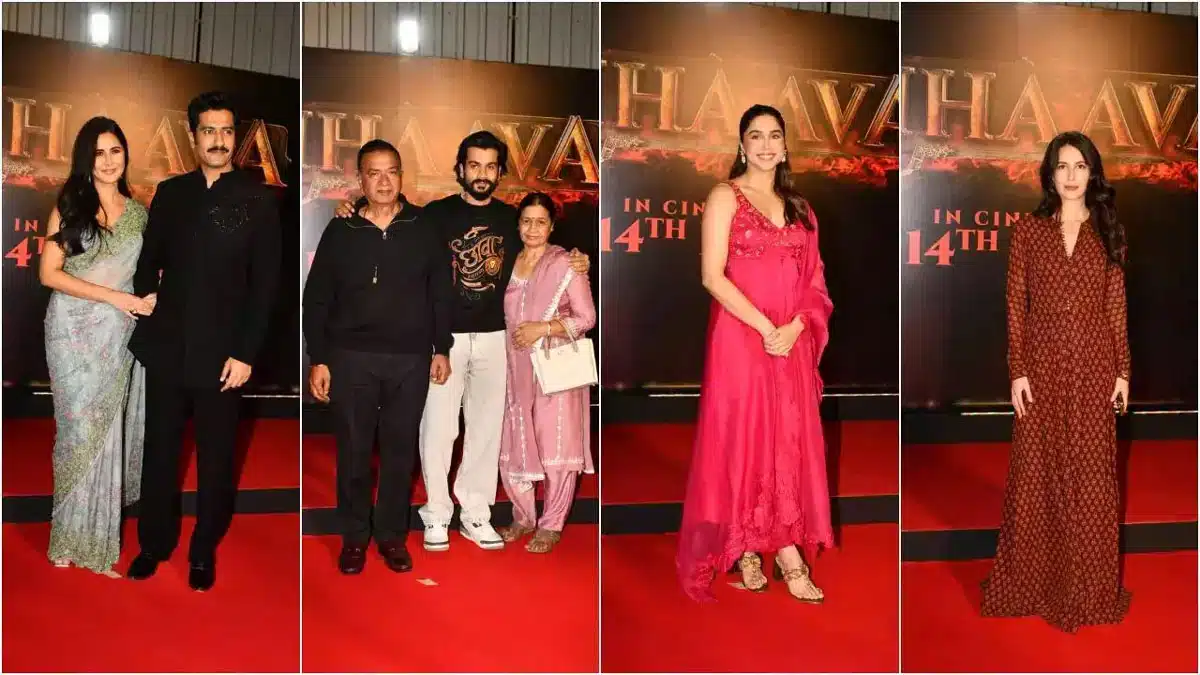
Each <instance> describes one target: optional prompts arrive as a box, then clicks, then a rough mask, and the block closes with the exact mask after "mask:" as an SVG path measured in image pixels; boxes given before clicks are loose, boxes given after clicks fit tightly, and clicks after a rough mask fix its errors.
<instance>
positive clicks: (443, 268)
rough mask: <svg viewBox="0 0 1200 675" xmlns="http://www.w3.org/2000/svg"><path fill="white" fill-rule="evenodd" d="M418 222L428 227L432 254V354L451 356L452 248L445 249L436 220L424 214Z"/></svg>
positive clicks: (430, 283)
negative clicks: (428, 218)
mask: <svg viewBox="0 0 1200 675" xmlns="http://www.w3.org/2000/svg"><path fill="white" fill-rule="evenodd" d="M421 218H422V220H421V221H419V222H420V225H421V226H422V227H426V228H428V231H429V235H430V236H429V246H430V255H431V257H432V258H433V260H432V261H431V262H430V265H429V298H430V301H431V302H432V304H433V353H434V354H440V355H442V356H449V355H450V347H452V346H454V336H453V335H452V334H451V333H450V322H451V320H452V319H453V314H454V275H453V274H452V272H451V265H452V264H453V261H452V260H451V258H450V249H448V248H446V243H445V240H444V239H443V238H442V233H441V229H440V228H438V227H437V226H436V224H435V223H433V222H430V221H428V220H425V219H424V218H425V216H424V214H422V216H421Z"/></svg>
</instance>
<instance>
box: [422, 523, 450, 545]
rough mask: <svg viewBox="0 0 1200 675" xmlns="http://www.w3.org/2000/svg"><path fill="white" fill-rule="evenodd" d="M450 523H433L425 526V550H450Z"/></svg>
mask: <svg viewBox="0 0 1200 675" xmlns="http://www.w3.org/2000/svg"><path fill="white" fill-rule="evenodd" d="M449 530H450V525H449V524H447V523H434V524H433V525H426V526H425V550H426V551H448V550H450V533H449Z"/></svg>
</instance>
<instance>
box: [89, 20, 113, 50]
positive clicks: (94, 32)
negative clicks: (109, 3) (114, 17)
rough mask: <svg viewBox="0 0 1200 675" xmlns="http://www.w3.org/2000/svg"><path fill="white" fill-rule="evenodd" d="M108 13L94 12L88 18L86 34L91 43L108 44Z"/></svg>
mask: <svg viewBox="0 0 1200 675" xmlns="http://www.w3.org/2000/svg"><path fill="white" fill-rule="evenodd" d="M108 33H109V25H108V15H107V14H104V13H102V12H96V13H95V14H92V15H91V16H90V17H89V18H88V36H89V37H90V38H91V40H92V44H94V45H100V46H101V47H103V46H104V45H106V44H108Z"/></svg>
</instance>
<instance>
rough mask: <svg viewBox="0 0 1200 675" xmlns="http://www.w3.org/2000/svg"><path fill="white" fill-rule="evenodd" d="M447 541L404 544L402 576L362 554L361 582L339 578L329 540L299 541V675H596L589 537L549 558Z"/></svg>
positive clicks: (586, 529) (592, 540)
mask: <svg viewBox="0 0 1200 675" xmlns="http://www.w3.org/2000/svg"><path fill="white" fill-rule="evenodd" d="M450 537H451V539H450V541H451V546H450V550H449V551H447V552H443V553H428V552H426V551H425V550H423V549H422V548H421V535H420V534H419V533H413V534H412V535H411V537H410V539H409V542H408V550H409V551H410V552H411V553H412V554H413V565H414V569H413V571H412V572H410V573H407V574H395V573H393V572H391V571H389V570H388V569H387V568H386V567H384V566H383V562H382V561H381V560H380V559H379V556H378V554H377V553H376V552H375V550H374V549H371V552H370V553H369V557H368V559H367V568H366V570H365V571H364V572H363V573H362V574H361V575H359V576H344V575H342V574H339V573H338V571H337V550H338V547H339V545H340V542H339V540H338V538H337V537H305V538H304V543H303V548H304V670H305V672H410V673H413V672H415V673H420V672H593V673H594V672H596V669H597V668H596V666H597V657H598V653H599V652H598V650H599V647H598V638H597V624H596V616H597V600H598V597H597V595H598V590H597V584H598V582H599V580H598V575H597V569H596V559H597V551H596V547H597V545H598V541H597V528H596V527H595V526H587V525H568V526H567V528H566V530H565V531H564V532H563V539H562V542H561V543H560V544H559V546H558V548H556V549H555V550H554V552H553V553H550V554H548V555H535V554H532V553H527V552H526V551H525V550H524V547H523V545H510V546H508V547H506V548H505V549H504V550H503V551H483V550H480V549H479V548H478V547H476V546H475V545H474V544H472V543H470V542H467V541H464V540H463V539H462V537H460V536H458V534H457V533H451V535H450ZM430 581H432V582H433V583H432V584H431V583H429V582H430Z"/></svg>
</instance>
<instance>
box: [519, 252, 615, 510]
mask: <svg viewBox="0 0 1200 675" xmlns="http://www.w3.org/2000/svg"><path fill="white" fill-rule="evenodd" d="M569 261H570V256H569V255H568V254H567V252H566V250H565V249H563V248H562V247H560V246H554V245H550V246H548V247H547V249H546V252H545V253H544V254H542V258H541V260H539V261H538V263H537V265H536V266H535V267H534V270H533V273H532V274H531V275H530V278H529V279H518V278H517V277H516V275H514V276H513V277H512V280H511V281H510V282H509V285H508V289H507V290H506V292H505V295H504V317H505V324H506V328H507V337H506V345H507V349H508V387H507V395H506V401H505V412H504V429H503V433H502V435H501V438H500V472H501V473H502V474H504V475H507V476H509V477H510V478H511V479H512V482H513V484H514V485H517V486H518V487H519V489H522V491H524V490H529V489H532V488H533V483H534V482H537V481H539V480H544V479H545V478H546V471H547V470H551V471H555V470H557V471H581V472H583V473H595V468H594V466H593V463H592V453H591V421H590V411H589V407H588V406H589V404H590V392H589V390H588V388H587V387H581V388H578V389H572V390H569V391H563V392H559V393H557V394H551V395H550V396H546V395H544V394H542V392H541V388H540V386H539V385H538V381H537V376H536V375H535V374H534V372H533V361H532V358H531V354H530V350H528V349H518V348H517V347H516V346H515V345H514V344H513V340H512V331H514V330H516V328H517V326H519V325H521V324H522V323H525V322H527V321H543V320H544V316H545V313H546V309H547V307H549V306H550V303H551V301H552V300H553V299H554V295H555V294H556V293H557V292H558V287H559V285H560V284H561V283H562V281H563V279H564V278H565V277H566V276H567V275H570V276H571V280H570V282H569V283H568V284H567V289H566V291H565V292H564V293H563V295H562V298H560V299H559V301H558V304H557V307H556V309H555V313H554V314H555V316H556V317H557V318H558V319H560V320H561V321H562V322H563V325H564V326H566V328H567V330H568V331H570V333H571V334H572V335H574V336H575V337H576V338H581V337H583V335H584V333H586V332H587V331H589V330H591V329H592V328H593V327H594V326H595V324H596V306H595V303H594V302H593V301H592V291H591V285H590V283H589V282H588V278H587V276H586V275H577V274H575V273H574V271H572V270H571V267H570V264H569ZM569 342H570V339H569V338H551V339H550V344H549V346H550V347H555V346H557V345H559V344H564V343H569Z"/></svg>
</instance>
